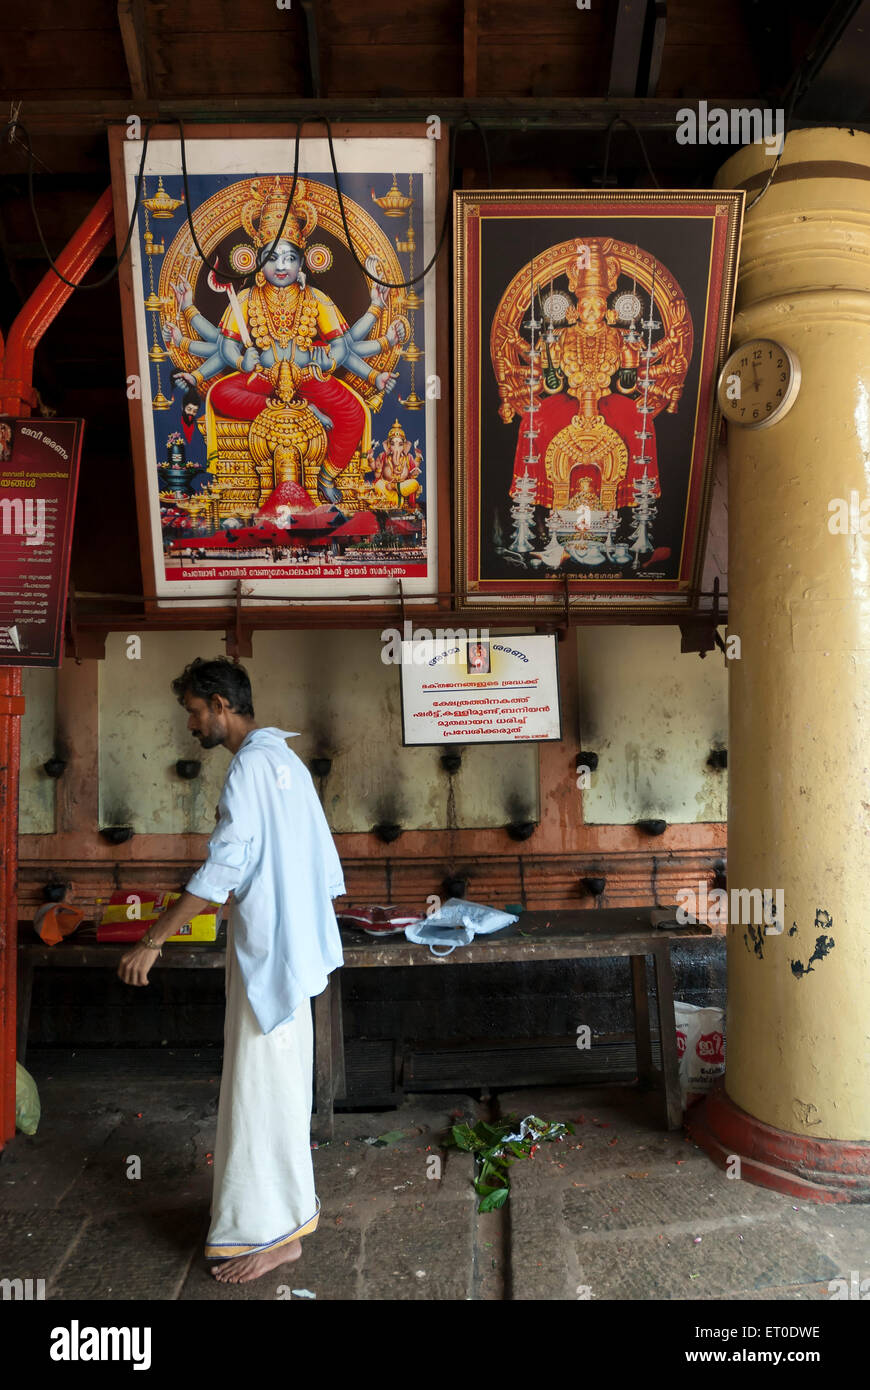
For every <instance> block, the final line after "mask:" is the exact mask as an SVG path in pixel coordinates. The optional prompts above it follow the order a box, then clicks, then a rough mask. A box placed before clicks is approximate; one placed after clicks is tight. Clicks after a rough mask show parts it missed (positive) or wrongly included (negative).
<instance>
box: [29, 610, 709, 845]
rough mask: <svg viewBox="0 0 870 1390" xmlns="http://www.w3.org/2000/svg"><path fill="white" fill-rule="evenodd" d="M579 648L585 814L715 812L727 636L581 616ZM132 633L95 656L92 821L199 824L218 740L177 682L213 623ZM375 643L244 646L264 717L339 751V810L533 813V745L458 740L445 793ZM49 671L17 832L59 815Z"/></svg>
mask: <svg viewBox="0 0 870 1390" xmlns="http://www.w3.org/2000/svg"><path fill="white" fill-rule="evenodd" d="M578 648H579V678H580V727H581V739H582V743H583V746H584V748H587V749H590V750H592V751H595V752H598V753H599V755H600V763H599V768H598V771H597V772H595V773H594V774H593V775H592V779H591V786H590V787H589V788H588V789H587V790H586V791H585V792H584V793H583V813H584V818H585V820H586V822H587V823H593V824H602V823H603V824H629V823H632V822H634V821H635V820H638V819H640V818H643V817H653V816H655V817H659V816H660V817H662V818H663V819H665V820H667V821H668V822H669V823H670V824H678V823H693V822H698V821H724V820H725V819H726V816H727V800H726V779H727V773H723V772H714V771H713V770H712V769H710V768H709V767H707V765H706V763H707V758H708V755H709V752H710V749H711V748H712V747H714V746H717V745H723V746H724V744H725V742H726V738H727V703H726V689H727V676H726V672H725V669H724V664H723V661H722V657H721V654H720V653H718V652H711V653H710V654H708V655H707V656H706V657H705V659H704V660H703V661H702V660H701V659H700V658H699V657H698V656H696V655H683V654H681V653H680V635H679V630H678V629H677V628H676V627H649V628H640V627H634V628H632V627H620V628H615V627H614V628H584V629H581V630H580V632H579V644H578ZM127 650H128V643H127V639H126V636H125V635H124V634H121V633H114V634H110V636H109V638H108V640H107V644H106V660H105V661H104V662H101V663H100V668H99V674H100V702H99V706H100V707H99V720H100V750H101V759H100V760H101V772H100V803H101V805H100V819H101V823H102V824H104V825H105V824H128V823H131V824H133V825H134V826H135V827H136V829H137V830H138V831H139V832H140V833H148V832H152V833H164V834H165V833H173V832H179V833H180V832H183V831H192V832H207V831H209V830H210V829H211V826H212V824H213V821H214V808H215V805H216V803H217V799H218V795H219V793H220V787H221V782H222V780H223V775H224V772H225V769H226V766H227V762H228V755H227V754H226V752H225V751H224V750H223V749H219V748H218V749H214V750H212V751H209V752H203V751H202V750H201V749H200V748H199V746H198V744H197V743H196V741H195V740H194V739H193V738H192V737H191V736H190V735H189V734H188V733H187V730H186V727H185V725H186V715H185V713H184V711H183V710H182V709H181V708H180V707H179V706H178V705H177V704H176V703H175V701H174V699H173V697H172V695H171V692H170V690H169V682H170V680H171V679H172V677H173V676H175V675H177V674H178V672H179V671H180V670H181V669H182V667H183V666H184V665H185V663H186V662H187V661H189V660H190V659H191V657H193V656H210V655H215V654H217V653H219V652H220V651H221V650H222V643H221V640H220V638H219V637H218V636H217V635H216V634H214V633H180V632H179V633H154V634H150V635H149V634H146V635H145V636H143V638H142V646H141V655H140V657H139V658H138V659H135V660H129V659H128V658H127V656H126V652H127ZM381 650H382V648H381V642H380V637H379V634H378V633H377V632H369V631H358V632H340V633H333V632H295V633H265V632H264V633H257V634H255V636H254V656H253V658H251V659H249V660H247V661H246V663H245V664H246V666H247V667H248V669H249V670H250V672H251V676H252V680H253V684H254V693H255V701H256V706H255V707H256V711H257V718H258V720H259V721H260V722H262V723H268V724H276V725H277V726H278V727H280V728H289V729H298V730H300V731H301V735H300V737H299V738H298V739H295V740H294V741H293V743H292V745H291V746H292V747H293V748H294V750H295V751H296V752H297V753H298V754H299V756H300V757H302V758H303V759H304V760H305V761H306V762H307V761H308V760H309V759H310V758H312V757H314V756H316V755H318V754H319V755H326V756H330V757H331V758H332V759H333V768H332V771H331V773H330V775H329V777H328V778H326V779H325V780H324V781H323V783H322V785H321V793H322V796H323V800H324V805H325V807H326V810H327V814H328V816H329V820H330V824H331V825H332V828H333V829H334V830H335V831H336V832H343V831H355V830H368V829H370V828H371V826H372V825H374V824H377V823H378V822H379V821H397V822H399V823H400V824H403V825H405V826H407V827H408V828H416V829H439V828H443V827H445V826H450V825H455V826H458V827H465V828H469V829H474V828H482V827H486V826H500V825H504V824H505V823H506V821H508V820H512V819H522V820H525V819H537V818H538V815H539V807H538V790H537V780H538V750H537V749H536V748H535V747H523V746H499V747H486V746H478V747H472V748H468V749H466V750H465V752H464V758H463V766H462V768H461V770H460V772H459V773H457V774H456V775H455V776H454V777H453V778H452V779H450V780H451V781H452V783H453V800H452V801H451V800H450V799H449V794H448V783H447V779H446V778H445V776H444V773H443V772H442V770H441V768H440V765H439V758H440V755H441V752H442V750H441V749H440V748H403V747H402V745H401V721H400V704H399V686H398V667H396V666H392V665H384V663H383V662H382V661H381V660H380V653H381ZM563 659H564V658H563ZM54 689H55V673H54V672H53V671H48V670H29V671H25V673H24V690H25V697H26V701H27V707H26V713H25V716H24V719H23V721H22V757H21V783H20V788H21V799H20V817H21V830H22V832H24V833H31V834H50V833H51V832H52V831H53V829H54V809H53V803H54V784H53V783H52V781H51V779H50V778H48V777H47V776H46V774H45V772H44V771H43V770H42V764H43V763H44V762H45V760H46V758H49V757H50V756H51V755H52V753H53V751H54V737H53V727H54ZM566 717H567V716H566ZM179 758H197V759H199V760H201V762H202V773H201V775H200V777H198V778H196V779H195V780H194V781H191V782H184V781H182V780H181V779H180V778H179V777H178V776H177V774H176V772H175V763H176V760H177V759H179ZM578 809H579V802H578Z"/></svg>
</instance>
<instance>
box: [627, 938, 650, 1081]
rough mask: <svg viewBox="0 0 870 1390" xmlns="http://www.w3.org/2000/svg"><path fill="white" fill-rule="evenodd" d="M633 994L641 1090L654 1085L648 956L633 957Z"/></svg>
mask: <svg viewBox="0 0 870 1390" xmlns="http://www.w3.org/2000/svg"><path fill="white" fill-rule="evenodd" d="M630 960H631V993H632V998H633V1000H634V1043H635V1051H636V1053H637V1079H638V1082H639V1083H640V1086H641V1089H643V1090H646V1088H647V1087H648V1086H650V1085H651V1083H652V1042H651V1040H650V1031H649V994H648V992H647V984H646V956H631V957H630Z"/></svg>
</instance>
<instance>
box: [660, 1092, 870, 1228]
mask: <svg viewBox="0 0 870 1390" xmlns="http://www.w3.org/2000/svg"><path fill="white" fill-rule="evenodd" d="M687 1127H688V1130H689V1133H690V1135H691V1136H692V1138H693V1139H694V1141H695V1143H696V1144H700V1146H701V1148H702V1149H705V1150H706V1152H707V1153H708V1154H709V1155H710V1157H711V1158H712V1159H713V1160H714V1162H716V1163H718V1165H719V1166H720V1168H724V1167H726V1166H727V1163H728V1160H729V1159H733V1158H734V1157H735V1156H737V1157H739V1159H740V1176H741V1178H742V1179H743V1180H744V1181H745V1182H752V1183H756V1184H757V1185H758V1186H759V1187H772V1188H773V1189H774V1191H775V1192H785V1193H787V1194H788V1195H789V1196H790V1197H801V1198H803V1199H804V1201H809V1202H870V1143H863V1142H861V1141H859V1140H844V1139H811V1138H809V1137H807V1136H806V1135H801V1134H790V1133H789V1132H788V1131H787V1130H784V1129H775V1128H774V1127H773V1125H766V1124H764V1123H763V1122H762V1121H761V1120H756V1119H755V1117H754V1116H752V1115H749V1114H747V1113H746V1111H745V1110H741V1109H740V1107H739V1106H738V1105H735V1104H734V1102H733V1100H731V1099H730V1098H729V1097H728V1096H727V1095H726V1094H725V1090H724V1087H720V1088H719V1089H718V1090H715V1091H711V1093H710V1095H708V1096H707V1098H706V1100H704V1101H703V1102H701V1103H700V1104H699V1105H697V1106H695V1107H694V1109H692V1110H690V1111H689V1116H688V1120H687Z"/></svg>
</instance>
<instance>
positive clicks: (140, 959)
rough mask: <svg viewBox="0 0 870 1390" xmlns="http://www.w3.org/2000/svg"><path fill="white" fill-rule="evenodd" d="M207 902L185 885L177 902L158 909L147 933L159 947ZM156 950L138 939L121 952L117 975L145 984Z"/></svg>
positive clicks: (125, 981)
mask: <svg viewBox="0 0 870 1390" xmlns="http://www.w3.org/2000/svg"><path fill="white" fill-rule="evenodd" d="M207 906H208V899H207V898H198V897H197V896H196V894H195V893H188V892H187V889H185V891H184V892H183V893H182V895H181V897H180V898H179V899H178V900H177V902H174V903H173V904H172V906H171V907H167V908H166V910H165V911H164V912H161V914H160V916H159V918H158V919H157V921H156V922H155V923H154V925H153V926H152V927H151V929H150V931H149V932H148V936H149V937H150V939H151V940H152V941H156V942H157V944H158V947H159V946H162V945H163V943H164V941H166V940H167V938H168V937H170V936H172V935H174V933H176V932H177V931H179V930H180V929H181V927H183V926H185V925H186V923H188V922H189V921H190V919H191V917H195V916H196V914H197V913H198V912H202V910H203V908H205V907H207ZM158 954H159V952H158V949H157V947H154V948H152V947H149V946H143V945H142V943H141V941H140V942H138V943H137V944H136V945H135V946H133V947H131V948H130V950H129V951H125V952H124V954H123V955H122V957H121V960H120V963H119V965H118V979H119V980H123V982H124V984H125V985H147V983H148V972H149V970H150V969H151V967H152V965H153V964H154V962H155V961H156V960H157V957H158Z"/></svg>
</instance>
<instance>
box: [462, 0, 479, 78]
mask: <svg viewBox="0 0 870 1390" xmlns="http://www.w3.org/2000/svg"><path fill="white" fill-rule="evenodd" d="M477 3H478V0H465V3H464V6H463V17H462V94H463V96H465V97H476V96H477V35H478V27H479V26H478V14H477Z"/></svg>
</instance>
